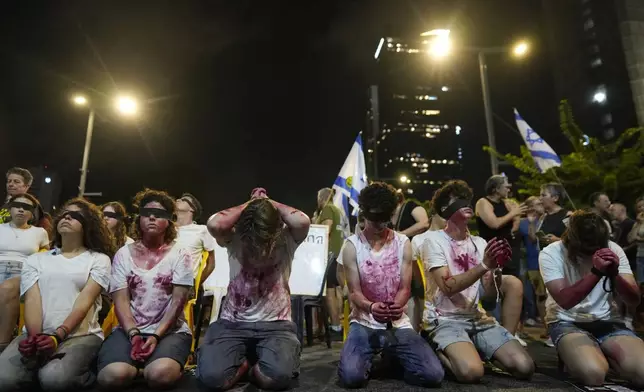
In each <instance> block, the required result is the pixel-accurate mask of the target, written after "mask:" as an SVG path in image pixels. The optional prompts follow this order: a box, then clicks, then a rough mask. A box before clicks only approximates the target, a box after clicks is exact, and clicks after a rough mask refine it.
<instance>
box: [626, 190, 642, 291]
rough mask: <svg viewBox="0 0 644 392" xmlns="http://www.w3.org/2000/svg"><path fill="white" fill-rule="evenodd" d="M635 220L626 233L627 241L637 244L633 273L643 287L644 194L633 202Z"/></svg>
mask: <svg viewBox="0 0 644 392" xmlns="http://www.w3.org/2000/svg"><path fill="white" fill-rule="evenodd" d="M635 213H636V214H637V215H636V221H635V224H634V225H633V228H632V229H631V231H630V233H628V242H629V243H632V244H637V253H636V255H635V263H636V264H637V269H636V273H635V275H636V276H637V282H638V283H639V285H640V287H644V196H642V197H640V198H638V199H637V201H636V202H635Z"/></svg>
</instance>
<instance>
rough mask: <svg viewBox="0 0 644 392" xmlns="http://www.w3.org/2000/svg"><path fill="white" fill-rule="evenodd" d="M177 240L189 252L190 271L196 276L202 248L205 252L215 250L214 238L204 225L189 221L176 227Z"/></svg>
mask: <svg viewBox="0 0 644 392" xmlns="http://www.w3.org/2000/svg"><path fill="white" fill-rule="evenodd" d="M177 242H178V243H179V245H181V246H182V247H184V248H185V249H186V250H187V251H188V253H189V254H190V257H191V258H192V262H193V265H192V272H193V274H194V277H195V278H196V277H197V274H198V273H199V266H200V264H201V254H202V252H203V251H204V250H205V251H207V252H212V251H213V250H215V239H214V238H213V236H211V235H210V233H208V228H207V227H206V226H205V225H197V224H195V223H191V224H189V225H186V226H179V227H178V230H177Z"/></svg>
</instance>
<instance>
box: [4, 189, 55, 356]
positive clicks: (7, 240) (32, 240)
mask: <svg viewBox="0 0 644 392" xmlns="http://www.w3.org/2000/svg"><path fill="white" fill-rule="evenodd" d="M7 207H9V213H10V216H9V217H10V222H8V223H2V224H0V315H2V316H1V317H0V352H2V351H3V350H4V349H5V348H6V347H7V345H8V344H9V342H10V341H11V338H12V337H13V330H14V328H15V327H16V321H17V320H18V316H19V313H20V273H21V271H22V266H23V264H24V262H25V260H27V257H29V256H31V255H32V254H34V253H36V252H38V251H41V250H46V249H49V235H48V234H47V232H46V231H45V229H43V228H40V227H36V226H34V225H35V224H36V210H37V209H38V208H39V207H40V203H39V202H38V199H36V198H35V197H34V196H32V195H30V194H28V193H24V194H18V195H15V196H12V197H11V198H10V199H9V202H8V203H7Z"/></svg>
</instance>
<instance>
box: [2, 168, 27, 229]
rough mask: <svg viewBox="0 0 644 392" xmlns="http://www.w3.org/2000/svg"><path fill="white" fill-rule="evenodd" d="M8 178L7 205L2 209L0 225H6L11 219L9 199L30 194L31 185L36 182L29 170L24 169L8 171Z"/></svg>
mask: <svg viewBox="0 0 644 392" xmlns="http://www.w3.org/2000/svg"><path fill="white" fill-rule="evenodd" d="M6 177H7V185H6V186H7V188H6V189H7V196H6V198H5V204H4V205H3V206H2V207H0V223H6V221H7V219H8V218H9V217H10V214H9V209H8V206H7V203H8V202H9V199H11V198H12V197H14V196H17V195H22V194H25V193H27V192H29V188H30V187H31V183H32V182H33V181H34V177H33V176H32V175H31V172H29V170H27V169H23V168H22V167H12V168H11V169H9V170H7V175H6Z"/></svg>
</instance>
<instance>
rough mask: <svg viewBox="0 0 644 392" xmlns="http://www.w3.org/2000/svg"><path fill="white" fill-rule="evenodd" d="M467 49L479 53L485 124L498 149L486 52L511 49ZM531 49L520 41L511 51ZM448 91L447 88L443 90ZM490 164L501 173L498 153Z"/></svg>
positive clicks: (445, 35) (492, 145)
mask: <svg viewBox="0 0 644 392" xmlns="http://www.w3.org/2000/svg"><path fill="white" fill-rule="evenodd" d="M428 33H429V32H425V33H423V34H421V36H426V35H429V34H428ZM440 40H441V41H449V30H447V33H445V32H443V33H441V34H440ZM442 47H449V44H446V43H444V42H443V44H442ZM428 50H429V52H430V54H431V53H432V51H434V50H436V46H432V45H430V46H429V49H428ZM463 50H465V51H469V52H476V53H478V60H479V71H480V74H481V89H482V90H483V106H484V108H485V125H486V128H487V138H488V144H489V146H490V148H492V149H494V150H496V138H495V135H494V119H493V117H492V102H491V98H490V86H489V82H488V75H487V62H486V60H485V55H486V54H498V53H508V52H509V51H510V50H509V49H508V48H507V47H487V48H463ZM529 50H530V45H529V44H528V43H527V42H526V41H520V42H518V43H516V44H515V45H513V47H512V49H511V52H512V54H513V55H514V56H515V57H523V56H525V55H526V54H527V53H528V51H529ZM443 53H444V51H440V50H436V52H435V53H433V54H434V55H435V56H438V57H441V54H443ZM443 91H446V90H443ZM490 166H491V169H492V174H493V175H494V174H499V162H498V160H497V158H496V155H494V154H490Z"/></svg>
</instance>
